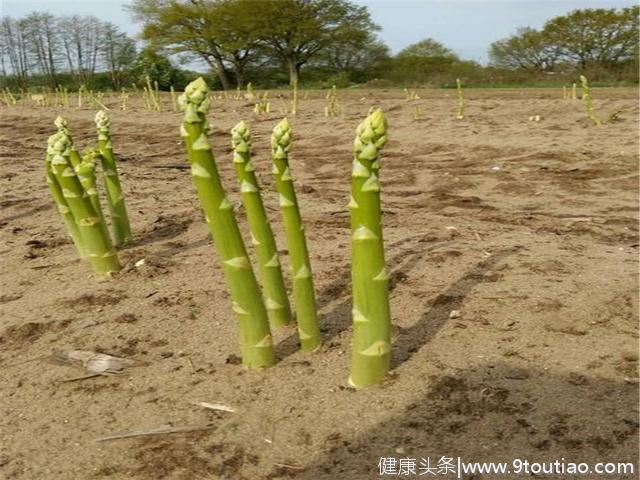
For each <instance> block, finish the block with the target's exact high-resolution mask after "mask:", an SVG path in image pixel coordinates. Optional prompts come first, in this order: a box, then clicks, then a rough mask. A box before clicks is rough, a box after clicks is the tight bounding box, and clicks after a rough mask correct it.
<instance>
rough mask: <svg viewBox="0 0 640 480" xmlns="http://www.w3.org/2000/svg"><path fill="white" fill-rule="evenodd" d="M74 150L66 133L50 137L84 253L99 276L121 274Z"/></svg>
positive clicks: (55, 171) (49, 155)
mask: <svg viewBox="0 0 640 480" xmlns="http://www.w3.org/2000/svg"><path fill="white" fill-rule="evenodd" d="M72 148H73V144H72V143H71V139H70V137H69V136H68V135H67V134H66V133H65V132H64V131H59V132H58V133H56V134H54V135H52V136H51V137H49V142H48V148H47V161H48V162H50V165H51V171H52V172H53V174H54V175H55V178H56V181H57V182H58V185H59V187H60V190H61V192H62V196H63V197H64V199H65V200H66V202H67V205H68V207H69V209H70V210H71V213H72V215H73V218H74V219H75V221H76V225H77V226H78V231H79V240H80V242H81V244H82V248H81V251H82V252H84V253H86V255H87V257H88V258H89V261H90V262H91V264H92V266H93V268H94V270H95V271H96V273H98V274H101V275H109V274H110V273H112V272H117V271H118V270H120V264H119V263H118V257H117V255H116V251H115V249H114V248H113V245H112V244H111V239H110V238H109V236H108V235H105V229H104V228H103V221H102V219H101V218H100V216H99V214H98V213H97V212H96V211H95V209H94V207H93V205H92V204H91V201H90V200H89V198H88V196H87V195H86V192H85V190H84V188H83V187H82V184H81V183H80V180H79V179H78V177H77V175H76V173H75V171H74V169H73V166H72V164H71V158H70V154H71V150H72Z"/></svg>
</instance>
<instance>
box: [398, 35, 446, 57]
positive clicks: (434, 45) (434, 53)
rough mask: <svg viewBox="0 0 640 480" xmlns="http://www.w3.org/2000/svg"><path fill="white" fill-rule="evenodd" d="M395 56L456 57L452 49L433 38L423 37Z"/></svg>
mask: <svg viewBox="0 0 640 480" xmlns="http://www.w3.org/2000/svg"><path fill="white" fill-rule="evenodd" d="M397 58H448V59H452V60H457V59H458V57H457V55H456V54H455V53H453V51H452V50H450V49H449V48H447V47H445V46H444V45H443V44H442V43H440V42H438V41H437V40H434V39H433V38H425V39H424V40H421V41H419V42H418V43H414V44H412V45H409V46H408V47H406V48H404V49H402V50H401V51H400V52H399V53H398V55H397Z"/></svg>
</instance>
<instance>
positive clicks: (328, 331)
mask: <svg viewBox="0 0 640 480" xmlns="http://www.w3.org/2000/svg"><path fill="white" fill-rule="evenodd" d="M411 240H413V241H414V242H415V243H416V244H417V245H418V246H410V247H406V248H404V249H402V250H401V251H400V252H399V253H396V254H395V255H393V256H392V257H391V258H390V259H389V260H387V265H388V267H389V270H390V276H391V282H390V285H389V290H390V291H393V290H394V288H395V287H396V285H397V284H398V282H399V281H402V280H403V279H405V278H407V276H408V274H409V272H410V271H411V270H412V269H413V268H415V267H417V266H418V265H420V260H421V259H422V258H424V256H425V255H427V254H428V253H430V252H432V251H434V250H436V249H438V248H442V247H445V246H447V245H449V244H450V243H451V241H450V240H440V241H431V242H429V239H428V238H427V237H424V236H423V237H419V238H417V239H416V238H407V239H403V240H400V241H398V242H396V243H394V244H392V245H390V247H389V250H391V251H393V250H397V249H398V247H399V246H402V245H404V244H405V243H407V242H409V241H411ZM422 243H431V244H430V245H426V246H422V245H420V244H422ZM350 275H351V273H350V270H349V269H348V268H347V269H346V271H345V272H343V273H342V275H336V277H337V278H339V280H336V281H335V282H333V283H332V284H330V285H329V286H327V287H325V289H323V291H322V293H321V294H320V297H319V298H320V299H321V301H320V302H319V305H320V306H324V305H327V303H328V302H330V300H331V299H334V300H335V299H336V298H339V297H340V296H342V295H343V294H344V293H345V291H346V290H347V289H348V288H349V284H350ZM350 327H351V297H348V298H346V299H345V300H343V301H341V302H340V303H338V304H337V305H336V306H335V307H334V308H333V309H332V310H331V311H330V312H328V313H327V314H325V315H322V316H321V318H320V330H321V332H322V342H323V344H324V345H325V346H327V347H328V348H333V347H334V346H336V345H333V343H332V342H333V340H334V339H335V337H337V336H338V335H340V333H342V332H344V331H345V330H347V329H349V328H350ZM299 347H300V346H299V340H298V336H297V333H296V334H293V335H290V336H288V337H287V338H285V339H284V340H282V341H281V342H279V343H278V345H277V346H276V352H277V355H278V357H279V358H280V359H284V358H286V357H288V356H289V355H292V354H293V353H295V352H296V351H298V350H299Z"/></svg>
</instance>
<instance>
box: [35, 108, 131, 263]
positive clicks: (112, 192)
mask: <svg viewBox="0 0 640 480" xmlns="http://www.w3.org/2000/svg"><path fill="white" fill-rule="evenodd" d="M95 122H96V128H97V132H98V142H97V148H90V149H87V150H85V151H84V152H83V154H82V155H80V153H79V152H78V150H76V148H75V145H74V143H73V139H72V138H71V134H70V132H69V128H68V123H67V121H66V120H65V119H64V118H62V117H58V118H57V119H56V121H55V122H54V123H55V126H56V127H57V129H58V132H57V133H55V134H54V135H51V136H50V137H49V140H48V144H47V154H46V158H45V169H46V180H47V183H48V184H49V189H50V191H51V194H52V196H53V200H54V202H55V203H56V205H57V207H58V211H59V212H60V215H61V216H62V219H63V221H64V223H65V225H66V227H67V231H68V233H69V235H70V237H71V239H72V240H73V243H74V244H75V246H76V248H77V250H78V253H79V254H80V256H81V257H83V258H86V259H88V260H89V262H90V263H91V265H92V267H93V269H94V271H95V272H96V273H97V274H99V275H110V274H111V273H114V272H117V271H119V270H120V263H119V261H118V256H117V253H116V250H115V248H114V246H120V245H124V244H126V243H128V242H130V241H131V239H132V236H131V228H130V226H129V218H128V216H127V209H126V205H125V201H124V196H123V194H122V188H121V186H120V180H119V177H118V172H117V167H116V159H115V156H114V154H113V149H112V147H111V139H110V124H109V118H108V117H107V115H106V114H105V113H104V112H103V111H99V112H98V113H97V114H96V117H95ZM98 163H100V164H101V166H102V176H103V180H104V184H105V191H106V194H107V203H108V205H109V211H110V213H111V226H112V229H113V241H112V239H111V236H110V234H109V230H108V228H107V225H106V222H105V217H104V214H103V213H102V208H101V206H100V196H99V194H98V189H97V186H96V166H97V164H98Z"/></svg>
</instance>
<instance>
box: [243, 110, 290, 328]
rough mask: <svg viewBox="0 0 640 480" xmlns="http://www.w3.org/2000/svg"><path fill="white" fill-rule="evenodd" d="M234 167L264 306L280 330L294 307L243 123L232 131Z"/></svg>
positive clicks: (287, 321)
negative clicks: (285, 281)
mask: <svg viewBox="0 0 640 480" xmlns="http://www.w3.org/2000/svg"><path fill="white" fill-rule="evenodd" d="M231 136H232V146H233V151H234V154H233V164H234V166H235V169H236V172H237V174H238V181H239V182H240V190H241V193H242V203H243V204H244V208H245V210H246V212H247V219H248V220H249V229H250V230H251V239H252V243H253V244H254V246H255V248H256V256H257V258H258V262H259V264H260V268H259V272H260V277H261V279H262V287H263V290H264V297H265V305H266V307H267V313H268V315H269V320H270V321H271V325H272V326H274V327H281V326H283V325H286V324H288V323H289V322H290V321H291V308H290V306H289V300H288V299H287V290H286V288H285V286H284V280H283V278H282V269H281V268H280V262H279V260H278V249H277V248H276V242H275V239H274V238H273V232H272V231H271V226H270V225H269V219H268V218H267V212H266V211H265V209H264V205H263V204H262V198H261V197H260V186H259V185H258V179H257V178H256V174H255V171H254V167H253V164H252V163H251V133H250V131H249V127H248V126H247V124H246V123H244V122H240V123H238V124H237V125H236V126H235V127H233V129H232V130H231Z"/></svg>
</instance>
